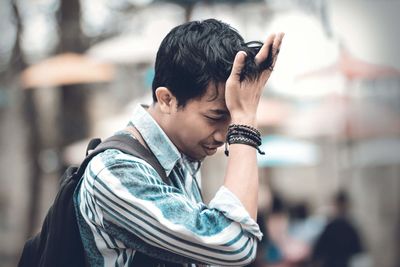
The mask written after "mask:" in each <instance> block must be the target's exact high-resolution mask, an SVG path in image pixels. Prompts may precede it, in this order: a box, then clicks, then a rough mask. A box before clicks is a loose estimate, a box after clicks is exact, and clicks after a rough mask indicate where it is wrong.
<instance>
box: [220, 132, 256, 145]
mask: <svg viewBox="0 0 400 267" xmlns="http://www.w3.org/2000/svg"><path fill="white" fill-rule="evenodd" d="M231 136H244V137H247V138H250V139H252V140H254V141H256V142H257V143H259V145H261V137H260V136H259V135H256V134H254V133H252V132H247V131H238V130H230V131H229V132H228V133H227V139H229V138H230V137H231Z"/></svg>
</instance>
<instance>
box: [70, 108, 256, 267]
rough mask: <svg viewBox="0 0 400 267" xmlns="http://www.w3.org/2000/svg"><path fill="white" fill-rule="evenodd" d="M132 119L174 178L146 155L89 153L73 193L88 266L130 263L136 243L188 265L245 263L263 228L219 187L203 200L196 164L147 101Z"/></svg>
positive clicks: (112, 151)
mask: <svg viewBox="0 0 400 267" xmlns="http://www.w3.org/2000/svg"><path fill="white" fill-rule="evenodd" d="M129 123H130V124H131V125H134V126H135V127H136V129H137V130H138V131H139V132H140V134H141V135H142V137H143V139H144V140H145V141H146V143H147V145H148V146H149V148H150V150H151V151H152V153H153V154H154V155H155V156H156V157H157V159H158V161H159V162H160V164H161V166H162V167H163V168H164V170H165V172H166V174H167V176H168V178H169V179H170V181H171V185H167V184H166V183H164V182H163V181H162V178H161V177H160V176H159V175H158V173H157V172H156V171H155V169H154V168H153V167H152V166H150V165H149V164H148V163H147V162H145V161H143V160H141V159H139V158H136V157H134V156H131V155H128V154H124V153H122V152H121V151H119V150H115V149H109V150H106V151H105V152H103V153H101V154H99V155H97V156H96V157H94V158H93V159H92V160H91V162H90V163H89V165H88V167H87V169H86V171H85V173H84V176H83V179H82V180H81V184H80V186H79V187H78V189H77V190H76V191H75V195H74V197H75V204H76V209H77V211H78V212H77V217H78V225H79V229H80V232H81V236H82V241H83V245H84V248H85V252H86V256H87V260H88V263H89V265H90V266H130V264H131V263H132V260H133V258H134V257H135V252H136V251H137V250H139V251H142V252H144V253H145V254H147V255H150V256H152V257H156V258H159V259H162V260H167V261H172V262H178V263H185V264H187V266H195V264H205V265H217V266H243V265H246V264H249V263H250V262H251V261H252V260H253V259H254V257H255V254H256V248H257V239H261V237H262V234H261V232H260V229H259V227H258V225H257V223H256V222H255V221H254V220H253V219H252V218H251V217H250V216H249V214H248V212H247V211H246V210H245V208H244V207H243V205H242V204H241V203H240V201H239V199H238V198H237V197H236V196H235V195H234V194H233V193H231V192H230V191H229V190H228V189H227V188H226V187H224V186H222V187H221V188H220V189H219V190H218V192H217V193H216V195H215V197H214V198H213V199H212V200H211V202H210V203H209V205H206V204H204V203H203V202H202V199H201V194H200V188H199V186H198V183H199V180H198V179H200V173H199V172H198V169H199V164H200V163H198V162H191V161H189V160H188V158H187V157H185V156H184V155H182V154H181V153H180V152H179V151H178V149H177V148H176V147H175V146H174V144H173V143H172V142H171V140H170V139H169V138H168V137H167V135H166V134H165V133H164V132H163V130H162V129H161V128H160V127H159V125H158V124H157V123H156V121H155V120H154V119H153V118H152V117H151V115H150V114H149V113H148V112H147V111H146V109H145V108H144V107H142V106H138V107H137V108H136V109H135V112H134V116H133V118H132V120H131V121H130V122H129ZM118 134H127V133H123V132H120V133H118Z"/></svg>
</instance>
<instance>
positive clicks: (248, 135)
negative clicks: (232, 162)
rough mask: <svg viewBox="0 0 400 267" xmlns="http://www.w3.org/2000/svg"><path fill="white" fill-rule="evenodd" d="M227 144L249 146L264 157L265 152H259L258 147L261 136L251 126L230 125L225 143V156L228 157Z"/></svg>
mask: <svg viewBox="0 0 400 267" xmlns="http://www.w3.org/2000/svg"><path fill="white" fill-rule="evenodd" d="M228 144H229V145H231V144H244V145H249V146H252V147H254V148H255V149H257V151H258V153H260V154H261V155H265V152H263V151H261V150H260V148H259V146H260V145H261V134H260V132H259V131H258V130H257V129H256V128H253V127H251V126H248V125H241V124H232V125H230V126H229V128H228V132H227V134H226V142H225V155H226V156H229V151H228Z"/></svg>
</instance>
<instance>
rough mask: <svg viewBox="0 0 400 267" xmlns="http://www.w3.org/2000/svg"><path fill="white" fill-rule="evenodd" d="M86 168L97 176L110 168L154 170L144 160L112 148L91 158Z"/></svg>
mask: <svg viewBox="0 0 400 267" xmlns="http://www.w3.org/2000/svg"><path fill="white" fill-rule="evenodd" d="M88 168H90V169H91V172H92V174H93V175H97V174H99V173H100V172H101V171H103V170H105V169H111V168H118V169H119V170H123V169H129V170H132V169H139V170H144V169H154V168H153V167H152V166H151V165H150V164H149V163H148V162H146V161H145V160H143V159H141V158H139V157H136V156H133V155H130V154H127V153H124V152H122V151H120V150H118V149H114V148H110V149H107V150H105V151H104V152H101V153H99V154H98V155H96V156H95V157H93V159H92V160H91V161H90V162H89V164H88Z"/></svg>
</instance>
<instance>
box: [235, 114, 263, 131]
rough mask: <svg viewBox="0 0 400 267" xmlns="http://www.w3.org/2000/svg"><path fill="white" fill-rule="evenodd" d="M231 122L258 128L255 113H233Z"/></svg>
mask: <svg viewBox="0 0 400 267" xmlns="http://www.w3.org/2000/svg"><path fill="white" fill-rule="evenodd" d="M231 118H232V120H231V124H242V125H248V126H251V127H254V128H257V120H256V116H255V115H245V114H235V115H232V117H231Z"/></svg>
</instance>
